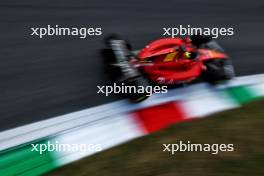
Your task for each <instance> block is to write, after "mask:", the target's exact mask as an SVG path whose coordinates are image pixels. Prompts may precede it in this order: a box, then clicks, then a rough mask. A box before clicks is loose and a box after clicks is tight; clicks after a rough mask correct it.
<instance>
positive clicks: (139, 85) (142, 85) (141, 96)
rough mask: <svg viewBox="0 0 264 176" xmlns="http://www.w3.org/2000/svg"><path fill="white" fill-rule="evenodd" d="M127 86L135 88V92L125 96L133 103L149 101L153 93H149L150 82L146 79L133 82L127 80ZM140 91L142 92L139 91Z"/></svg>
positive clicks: (139, 78) (137, 79)
mask: <svg viewBox="0 0 264 176" xmlns="http://www.w3.org/2000/svg"><path fill="white" fill-rule="evenodd" d="M124 83H125V85H126V86H130V87H133V88H134V90H135V92H133V93H127V94H125V95H126V97H127V98H128V99H129V100H130V101H131V102H133V103H138V102H141V101H143V100H145V99H147V98H148V97H149V96H150V95H151V94H152V92H147V91H146V88H147V87H148V86H150V84H149V82H148V81H147V80H146V79H144V77H137V78H134V79H131V80H126V81H125V82H124ZM139 89H140V90H139Z"/></svg>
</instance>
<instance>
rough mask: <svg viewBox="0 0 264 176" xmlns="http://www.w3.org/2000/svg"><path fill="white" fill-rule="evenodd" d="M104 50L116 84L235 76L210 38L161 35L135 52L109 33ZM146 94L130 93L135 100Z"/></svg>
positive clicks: (167, 82) (128, 45)
mask: <svg viewBox="0 0 264 176" xmlns="http://www.w3.org/2000/svg"><path fill="white" fill-rule="evenodd" d="M105 44H106V48H105V49H104V56H105V63H106V66H107V67H106V69H107V70H108V73H109V74H110V75H111V78H113V81H114V82H116V83H123V84H124V83H125V84H126V85H143V86H147V85H153V84H155V85H168V86H170V85H179V84H183V83H184V84H185V83H189V82H192V81H194V80H197V79H198V78H199V79H201V78H202V79H203V80H205V81H207V82H210V83H216V82H219V81H223V80H228V79H231V78H233V77H234V69H233V66H232V63H231V60H230V58H229V56H228V55H227V54H226V53H225V52H224V50H223V49H222V48H221V47H220V46H219V45H218V44H217V43H216V42H215V41H214V40H212V39H211V38H210V37H204V36H191V37H187V38H162V39H158V40H155V41H153V42H151V43H149V44H147V45H146V46H145V47H144V48H143V49H141V50H140V51H133V50H132V49H131V45H130V43H129V42H128V41H126V40H124V39H122V38H121V37H119V36H114V35H113V36H109V37H107V38H106V40H105ZM142 97H146V95H145V94H144V93H143V94H142V93H141V94H134V95H129V98H131V99H134V100H142V99H144V98H142Z"/></svg>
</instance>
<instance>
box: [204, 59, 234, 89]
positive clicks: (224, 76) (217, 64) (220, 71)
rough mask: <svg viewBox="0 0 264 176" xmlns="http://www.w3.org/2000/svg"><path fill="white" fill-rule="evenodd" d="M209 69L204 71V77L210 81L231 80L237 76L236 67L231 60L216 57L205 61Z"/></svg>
mask: <svg viewBox="0 0 264 176" xmlns="http://www.w3.org/2000/svg"><path fill="white" fill-rule="evenodd" d="M205 66H206V68H207V70H206V71H205V72H204V73H203V77H204V79H205V80H206V81H208V82H210V83H213V84H215V83H218V82H219V81H226V80H230V79H232V78H233V77H234V76H235V72H234V67H233V65H232V63H231V61H230V60H227V59H216V60H209V61H206V62H205Z"/></svg>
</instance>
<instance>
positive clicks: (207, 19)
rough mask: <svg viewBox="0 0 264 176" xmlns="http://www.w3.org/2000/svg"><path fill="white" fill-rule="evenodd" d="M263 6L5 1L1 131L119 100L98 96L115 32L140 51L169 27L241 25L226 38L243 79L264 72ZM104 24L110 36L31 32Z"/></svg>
mask: <svg viewBox="0 0 264 176" xmlns="http://www.w3.org/2000/svg"><path fill="white" fill-rule="evenodd" d="M263 21H264V1H259V0H251V1H241V0H235V1H231V0H221V1H210V0H184V1H183V0H182V1H176V0H167V1H164V0H151V1H146V0H145V1H143V0H133V1H128V0H126V1H124V0H113V1H106V0H96V1H95V0H74V1H62V0H57V1H54V0H38V1H36V0H24V1H21V0H0V131H2V130H5V129H9V128H12V127H16V126H20V125H23V124H27V123H30V122H35V121H39V120H43V119H47V118H50V117H54V116H57V115H61V114H65V113H68V112H72V111H77V110H81V109H84V108H88V107H92V106H96V105H100V104H104V103H106V102H111V101H114V100H116V99H117V97H116V96H111V97H105V96H104V95H99V94H97V93H96V92H97V87H96V86H97V85H105V84H106V85H107V84H110V83H109V81H108V80H107V76H106V75H105V73H104V71H103V69H102V60H101V58H100V54H99V50H100V48H102V39H103V37H104V36H105V35H107V34H109V33H121V34H123V35H125V36H126V37H127V38H128V39H129V40H130V41H131V43H132V44H133V46H134V48H140V47H143V46H144V45H145V44H146V43H147V42H148V41H151V40H153V39H156V38H160V37H162V33H163V30H162V28H163V27H173V26H178V25H180V24H182V25H187V24H190V25H192V26H197V27H234V31H235V34H234V36H228V37H219V38H218V41H219V43H220V44H221V45H222V46H223V47H224V48H225V49H226V51H227V52H228V53H229V54H230V55H231V56H232V57H233V62H234V65H235V69H236V73H237V75H248V74H257V73H263V71H264V42H263V41H264V35H263V31H264V23H263ZM48 24H50V25H56V24H59V25H60V26H65V27H82V26H85V27H102V28H103V35H102V36H99V37H98V36H96V37H93V36H91V37H87V38H86V39H78V38H76V37H49V38H44V39H38V38H36V37H32V36H30V33H31V31H30V27H44V26H47V25H48Z"/></svg>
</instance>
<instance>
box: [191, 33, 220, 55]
mask: <svg viewBox="0 0 264 176" xmlns="http://www.w3.org/2000/svg"><path fill="white" fill-rule="evenodd" d="M190 38H191V40H192V43H193V45H195V46H197V47H198V48H206V49H211V50H216V51H220V52H224V49H223V48H222V47H221V46H220V45H219V44H218V43H217V42H216V41H214V40H212V38H211V37H209V36H203V35H193V36H191V37H190Z"/></svg>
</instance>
